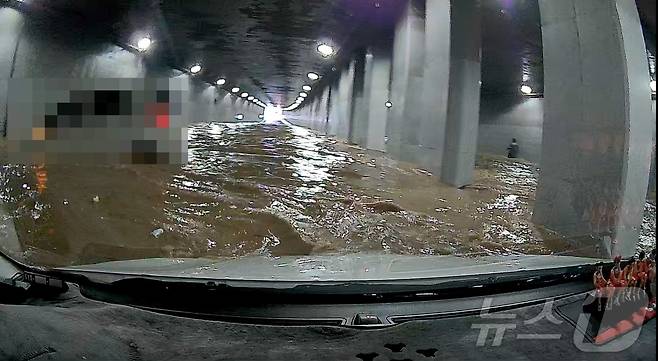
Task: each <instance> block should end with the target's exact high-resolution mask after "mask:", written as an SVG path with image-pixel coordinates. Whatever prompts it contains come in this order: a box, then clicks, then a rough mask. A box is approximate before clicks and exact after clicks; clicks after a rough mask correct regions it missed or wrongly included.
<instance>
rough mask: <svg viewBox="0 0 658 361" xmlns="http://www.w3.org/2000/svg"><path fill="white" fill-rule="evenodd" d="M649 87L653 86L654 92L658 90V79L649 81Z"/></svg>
mask: <svg viewBox="0 0 658 361" xmlns="http://www.w3.org/2000/svg"><path fill="white" fill-rule="evenodd" d="M649 88H651V91H652V92H654V93H655V92H656V81H655V80H652V81H651V82H650V83H649Z"/></svg>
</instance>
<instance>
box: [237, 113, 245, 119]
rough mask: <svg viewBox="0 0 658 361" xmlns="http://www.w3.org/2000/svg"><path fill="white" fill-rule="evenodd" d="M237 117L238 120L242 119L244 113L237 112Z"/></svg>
mask: <svg viewBox="0 0 658 361" xmlns="http://www.w3.org/2000/svg"><path fill="white" fill-rule="evenodd" d="M235 119H237V120H242V119H244V114H236V115H235Z"/></svg>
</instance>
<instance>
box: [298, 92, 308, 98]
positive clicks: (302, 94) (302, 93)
mask: <svg viewBox="0 0 658 361" xmlns="http://www.w3.org/2000/svg"><path fill="white" fill-rule="evenodd" d="M299 96H300V97H302V98H306V97H307V96H308V94H307V93H304V92H301V93H299Z"/></svg>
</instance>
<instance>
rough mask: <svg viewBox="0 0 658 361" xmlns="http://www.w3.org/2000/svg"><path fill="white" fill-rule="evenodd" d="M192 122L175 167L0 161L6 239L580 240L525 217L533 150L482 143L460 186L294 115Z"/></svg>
mask: <svg viewBox="0 0 658 361" xmlns="http://www.w3.org/2000/svg"><path fill="white" fill-rule="evenodd" d="M189 133H190V135H189V136H190V141H189V163H188V164H187V165H185V166H182V167H181V166H155V165H154V166H144V165H130V166H129V165H121V166H119V165H116V166H110V165H103V166H63V165H58V166H43V167H26V166H17V165H4V166H3V167H2V170H1V171H0V199H1V201H2V203H4V207H5V214H6V215H5V216H6V217H10V218H11V219H13V221H14V224H15V227H16V232H17V234H18V239H19V247H18V248H19V250H16V249H13V250H6V251H7V252H10V253H12V254H13V255H14V256H16V257H20V258H21V259H22V260H24V261H27V262H29V263H32V264H37V265H47V266H55V265H56V266H63V265H79V264H89V263H96V262H104V261H112V260H126V259H141V258H152V257H194V258H196V257H204V258H223V257H241V256H248V255H271V256H283V255H308V254H345V253H353V252H361V251H374V252H391V253H398V254H411V255H432V254H454V255H463V256H477V255H488V254H519V253H520V254H551V253H564V254H579V252H580V250H579V249H578V248H577V246H574V245H572V244H571V243H570V242H568V241H566V240H564V239H562V238H560V237H558V236H556V235H554V234H551V233H550V232H547V231H544V230H542V229H539V228H538V227H536V226H534V225H533V224H532V222H531V221H530V218H531V212H532V208H533V202H534V191H535V187H536V181H537V172H538V171H537V169H536V167H535V166H534V165H533V164H531V163H525V162H522V161H510V160H507V159H502V158H496V157H480V158H479V159H478V165H477V169H476V181H475V183H474V185H472V186H470V187H467V188H466V189H462V190H460V189H454V188H452V187H448V186H444V185H441V184H440V183H439V182H438V181H437V179H436V177H434V176H432V175H431V174H429V173H427V172H425V171H423V170H421V169H417V168H414V166H413V165H411V164H406V163H402V162H397V161H393V160H391V159H389V158H387V157H386V156H385V155H383V154H381V153H375V152H369V151H365V150H363V149H360V148H356V147H351V146H348V145H345V144H343V143H339V142H336V141H334V140H332V139H331V138H328V137H324V136H319V135H317V134H315V133H313V132H311V131H308V130H305V129H303V128H299V127H290V126H286V125H282V124H249V123H202V124H195V125H192V126H191V127H190V129H189ZM654 204H655V203H654ZM655 212H656V210H655V205H653V204H651V203H647V212H646V216H645V222H644V225H643V238H642V242H643V243H644V244H645V245H646V247H653V246H654V245H655ZM652 217H653V218H652ZM652 220H653V221H652ZM651 222H653V223H651ZM581 253H582V252H581Z"/></svg>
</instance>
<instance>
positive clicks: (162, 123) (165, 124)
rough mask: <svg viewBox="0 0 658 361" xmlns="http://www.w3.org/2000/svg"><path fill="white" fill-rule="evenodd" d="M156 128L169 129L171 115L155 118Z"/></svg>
mask: <svg viewBox="0 0 658 361" xmlns="http://www.w3.org/2000/svg"><path fill="white" fill-rule="evenodd" d="M155 126H156V128H169V115H167V114H162V115H156V116H155Z"/></svg>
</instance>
